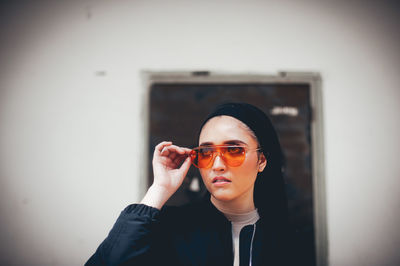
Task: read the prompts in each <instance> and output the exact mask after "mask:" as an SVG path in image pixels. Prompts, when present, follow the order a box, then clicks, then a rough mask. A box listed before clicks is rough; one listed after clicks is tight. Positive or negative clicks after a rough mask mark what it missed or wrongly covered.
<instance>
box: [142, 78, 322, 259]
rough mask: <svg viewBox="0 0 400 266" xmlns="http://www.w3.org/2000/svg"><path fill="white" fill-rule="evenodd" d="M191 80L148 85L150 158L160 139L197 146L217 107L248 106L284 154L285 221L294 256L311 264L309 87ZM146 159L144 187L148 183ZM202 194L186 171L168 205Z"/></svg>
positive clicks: (273, 81)
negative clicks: (260, 115)
mask: <svg viewBox="0 0 400 266" xmlns="http://www.w3.org/2000/svg"><path fill="white" fill-rule="evenodd" d="M198 73H199V72H197V74H198ZM195 74H196V73H195ZM164 77H165V76H164ZM166 77H168V75H167V76H166ZM192 77H193V78H190V75H189V76H187V77H186V78H183V79H179V78H178V79H173V78H172V79H168V78H167V79H165V78H164V79H163V78H161V79H157V78H156V79H154V80H153V81H152V82H150V85H149V93H150V95H149V133H150V136H149V141H150V143H149V147H148V148H149V156H150V157H151V156H152V152H153V150H154V147H155V146H156V145H157V144H158V143H159V142H161V141H164V140H171V141H173V142H174V143H175V144H177V145H180V146H184V147H189V148H190V147H195V146H197V145H198V143H197V141H198V139H197V138H198V130H199V126H200V124H201V122H202V121H203V119H204V118H205V117H206V115H207V114H208V113H209V112H210V111H212V109H213V108H214V107H215V106H216V105H218V104H220V103H225V102H248V103H251V104H253V105H255V106H257V107H259V108H260V109H262V110H263V111H264V112H265V113H267V114H268V115H269V116H270V118H271V120H272V122H273V124H274V126H275V128H276V130H277V133H278V136H279V139H280V142H281V145H282V148H283V151H284V156H285V162H286V165H285V169H284V178H285V182H286V191H287V196H288V200H289V219H290V224H291V226H292V227H293V228H294V230H296V232H298V236H299V237H298V239H297V241H300V242H301V245H300V246H301V247H302V250H299V254H301V255H302V256H303V257H304V258H305V259H306V260H307V261H308V264H307V265H316V241H315V239H316V238H315V231H316V230H315V217H316V214H315V210H314V207H315V204H314V200H315V198H314V196H315V195H316V193H315V191H314V190H315V189H316V188H315V187H314V178H315V177H314V176H313V175H314V173H315V170H313V163H314V162H315V159H314V160H313V156H314V158H315V154H313V151H315V149H313V145H314V143H316V142H315V141H313V137H314V136H313V135H314V134H313V132H315V131H313V129H312V123H313V117H314V114H313V110H314V108H313V105H312V102H313V101H312V99H313V98H312V86H313V83H312V82H307V80H306V79H305V80H304V81H302V79H297V80H296V79H288V78H287V77H282V76H278V77H275V78H270V79H268V78H261V79H258V80H257V78H254V77H253V76H250V77H249V76H247V77H246V76H242V78H240V77H238V76H236V77H235V78H233V79H234V80H233V81H232V79H230V78H229V76H222V77H221V76H219V77H218V76H217V77H214V78H209V75H208V73H207V72H205V73H203V72H201V75H200V77H199V75H195V76H192ZM174 80H175V81H174ZM263 80H264V81H263ZM150 157H149V160H148V162H149V165H148V168H149V171H148V173H149V175H148V184H149V185H150V184H151V183H152V178H153V176H152V170H151V158H150ZM314 168H315V167H314ZM205 191H206V189H205V187H204V185H203V183H202V181H201V177H200V174H199V172H198V170H197V169H196V168H195V167H191V169H190V170H189V173H188V175H187V178H186V179H185V181H184V183H183V185H182V186H181V188H180V189H179V190H178V191H177V193H175V195H174V196H173V197H172V198H171V199H170V200H169V201H168V203H167V204H169V205H180V204H184V203H187V202H189V201H192V200H196V199H198V198H199V197H202V196H203V195H204V193H205ZM319 265H321V264H319Z"/></svg>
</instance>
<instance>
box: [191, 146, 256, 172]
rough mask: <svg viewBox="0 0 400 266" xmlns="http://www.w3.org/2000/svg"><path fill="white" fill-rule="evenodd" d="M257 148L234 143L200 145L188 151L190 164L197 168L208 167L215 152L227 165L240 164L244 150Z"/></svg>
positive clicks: (234, 165)
mask: <svg viewBox="0 0 400 266" xmlns="http://www.w3.org/2000/svg"><path fill="white" fill-rule="evenodd" d="M259 150H261V148H257V149H252V150H250V149H247V148H246V147H244V146H237V145H236V146H235V145H214V146H200V147H197V148H194V149H193V150H192V151H191V152H190V157H191V159H192V164H193V165H194V166H196V167H197V168H210V167H211V165H212V164H213V162H214V159H215V157H216V156H217V154H218V155H219V156H220V157H221V158H222V160H223V161H224V162H225V163H226V164H227V165H229V166H232V167H237V166H240V165H241V164H242V163H243V162H244V160H245V159H246V151H247V152H249V151H259Z"/></svg>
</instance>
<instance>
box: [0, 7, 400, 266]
mask: <svg viewBox="0 0 400 266" xmlns="http://www.w3.org/2000/svg"><path fill="white" fill-rule="evenodd" d="M9 2H10V3H4V1H3V3H2V4H1V6H0V7H1V14H0V17H1V18H0V20H1V21H0V22H1V25H2V27H1V29H0V34H1V35H0V36H1V42H0V225H1V226H0V228H1V229H0V243H1V249H0V264H2V265H11V264H23V265H30V264H32V265H33V264H38V265H79V264H82V263H84V262H85V261H86V260H87V258H88V257H89V256H90V255H91V254H92V253H93V252H94V250H95V248H96V247H97V246H98V244H99V243H100V242H101V241H102V239H104V237H105V236H106V235H107V233H108V231H109V229H110V228H111V226H112V225H113V222H114V220H115V219H116V217H117V216H118V214H119V212H120V211H121V210H122V208H123V207H125V206H126V205H127V204H129V203H131V202H134V201H137V200H139V197H140V195H139V186H140V184H141V183H140V178H141V177H140V173H141V172H142V171H141V167H143V166H142V165H140V164H139V163H138V161H139V160H140V158H141V153H142V150H141V149H140V148H138V147H142V146H141V141H142V139H141V137H142V133H141V132H142V131H141V130H142V127H143V121H142V119H141V115H142V114H141V111H142V105H143V102H142V99H143V94H144V92H145V91H144V88H143V86H142V80H141V77H140V71H141V70H211V71H224V72H232V73H243V72H246V73H248V72H250V73H267V74H274V73H276V72H277V71H280V70H289V71H316V72H319V73H321V75H322V78H323V108H324V125H325V127H324V130H325V152H326V180H327V183H326V184H327V200H328V206H327V208H328V223H329V224H328V226H329V231H328V232H329V239H330V242H329V253H330V258H329V260H330V265H352V266H354V265H356V266H357V265H396V264H397V265H399V264H400V255H399V253H398V250H399V249H400V231H399V230H398V229H399V224H400V179H399V177H400V164H399V157H398V154H399V150H400V149H399V148H400V141H399V135H400V119H399V113H400V90H399V85H398V84H399V83H400V75H399V74H400V73H399V67H400V60H399V59H400V55H399V54H400V53H399V48H398V47H400V42H399V41H400V31H399V26H400V23H399V22H400V21H399V8H398V6H395V5H394V4H390V3H388V2H385V1H352V3H347V1H315V2H314V1H305V0H302V1H285V0H281V1H278V0H276V1H272V0H270V1H255V0H253V1H227V0H225V1H211V0H207V1H204V0H203V1H184V0H182V1H179V0H174V1H161V0H159V1H152V0H148V1H144V0H142V1H69V2H67V1H64V2H61V1H53V2H57V3H51V2H43V1H41V2H40V1H30V2H28V1H27V2H26V3H23V2H21V1H20V2H19V3H15V1H9Z"/></svg>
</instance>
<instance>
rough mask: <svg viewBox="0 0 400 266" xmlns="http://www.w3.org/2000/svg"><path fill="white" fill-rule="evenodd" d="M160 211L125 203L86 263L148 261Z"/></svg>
mask: <svg viewBox="0 0 400 266" xmlns="http://www.w3.org/2000/svg"><path fill="white" fill-rule="evenodd" d="M159 213H160V211H159V210H158V209H156V208H153V207H150V206H147V205H144V204H132V205H129V206H128V207H126V208H125V209H124V210H123V211H122V212H121V214H120V216H119V217H118V219H117V221H116V223H115V224H114V226H113V228H112V229H111V231H110V233H109V234H108V236H107V238H106V239H105V240H104V241H103V242H102V243H101V244H100V246H99V247H98V248H97V250H96V252H95V253H94V254H93V255H92V256H91V257H90V259H89V260H88V261H87V262H86V264H85V265H121V264H124V263H128V262H129V264H133V265H151V263H150V261H151V258H152V257H153V256H152V255H151V252H152V243H156V242H157V237H156V236H157V233H156V231H158V230H157V227H158V224H159V221H158V217H159Z"/></svg>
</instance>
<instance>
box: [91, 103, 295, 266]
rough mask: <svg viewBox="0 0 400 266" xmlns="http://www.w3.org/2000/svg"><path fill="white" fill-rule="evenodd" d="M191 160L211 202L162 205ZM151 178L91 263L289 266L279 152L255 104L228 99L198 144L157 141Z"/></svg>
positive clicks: (204, 128) (202, 130)
mask: <svg viewBox="0 0 400 266" xmlns="http://www.w3.org/2000/svg"><path fill="white" fill-rule="evenodd" d="M191 163H192V164H194V165H195V166H196V167H198V168H199V170H200V174H201V176H202V179H203V182H204V184H205V186H206V188H207V190H208V192H209V194H208V195H207V197H206V199H204V200H203V201H201V202H197V203H191V204H188V205H185V206H181V207H165V206H164V204H165V202H166V201H167V200H168V199H169V198H170V197H171V195H173V194H174V193H175V192H176V190H177V189H178V188H179V186H180V185H181V184H182V182H183V179H184V178H185V176H186V173H187V171H188V170H189V167H190V165H191ZM153 171H154V182H153V184H152V185H151V187H150V188H149V190H148V191H147V193H146V195H145V197H144V198H143V200H142V201H141V203H140V204H133V205H130V206H128V207H127V208H126V209H125V210H124V211H122V213H121V215H120V217H119V218H118V220H117V222H116V223H115V225H114V227H113V228H112V230H111V232H110V233H109V235H108V237H107V238H106V239H105V240H104V241H103V243H102V244H101V245H100V246H99V247H98V249H97V251H96V253H95V254H94V255H93V256H92V257H91V258H90V259H89V261H88V262H87V265H208V266H209V265H218V266H223V265H253V266H258V265H289V263H290V262H289V260H290V258H291V255H290V252H289V251H288V245H287V244H288V240H287V235H286V225H287V204H286V196H285V190H284V182H283V178H282V152H281V147H280V144H279V141H278V137H277V135H276V132H275V130H274V128H273V126H272V124H271V122H270V120H269V118H268V117H267V116H266V115H265V114H264V113H263V112H262V111H261V110H259V109H258V108H256V107H255V106H252V105H249V104H244V103H229V104H224V105H221V106H219V107H217V109H216V110H215V111H214V112H213V113H211V114H210V115H209V116H208V117H207V118H206V120H205V121H204V123H203V124H202V126H201V128H200V134H199V147H197V148H194V149H188V148H184V147H178V146H176V145H173V144H172V142H162V143H160V144H158V145H157V146H156V148H155V150H154V155H153Z"/></svg>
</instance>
